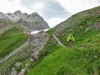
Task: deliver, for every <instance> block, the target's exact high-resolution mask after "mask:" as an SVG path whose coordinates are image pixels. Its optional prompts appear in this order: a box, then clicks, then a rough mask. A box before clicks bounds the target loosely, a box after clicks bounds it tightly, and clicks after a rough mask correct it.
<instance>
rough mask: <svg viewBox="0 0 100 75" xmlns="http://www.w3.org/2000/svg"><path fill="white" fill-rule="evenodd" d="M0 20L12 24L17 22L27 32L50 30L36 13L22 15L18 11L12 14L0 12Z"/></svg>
mask: <svg viewBox="0 0 100 75" xmlns="http://www.w3.org/2000/svg"><path fill="white" fill-rule="evenodd" d="M0 19H9V20H11V21H13V22H17V23H18V24H20V25H21V26H22V27H23V28H24V29H26V30H28V31H34V30H42V29H48V28H50V27H49V25H48V23H47V22H46V21H45V20H44V19H43V18H42V17H41V16H40V15H39V14H38V13H36V12H34V13H31V14H28V13H22V12H21V11H20V10H17V11H15V12H14V13H2V12H0Z"/></svg>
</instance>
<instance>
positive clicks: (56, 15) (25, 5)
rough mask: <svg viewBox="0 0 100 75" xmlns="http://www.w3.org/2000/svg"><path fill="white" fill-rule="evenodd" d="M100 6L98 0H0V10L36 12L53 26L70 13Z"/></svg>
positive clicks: (5, 11)
mask: <svg viewBox="0 0 100 75" xmlns="http://www.w3.org/2000/svg"><path fill="white" fill-rule="evenodd" d="M96 6H100V0H0V12H4V13H8V12H11V13H13V12H15V11H17V10H21V11H22V12H27V13H29V14H30V13H33V12H37V13H39V14H40V16H42V17H43V18H44V19H45V21H47V23H48V24H49V25H50V27H54V26H56V25H57V24H59V23H60V22H62V21H64V20H66V19H67V18H69V17H70V16H71V15H73V14H75V13H78V12H80V11H83V10H87V9H90V8H93V7H96Z"/></svg>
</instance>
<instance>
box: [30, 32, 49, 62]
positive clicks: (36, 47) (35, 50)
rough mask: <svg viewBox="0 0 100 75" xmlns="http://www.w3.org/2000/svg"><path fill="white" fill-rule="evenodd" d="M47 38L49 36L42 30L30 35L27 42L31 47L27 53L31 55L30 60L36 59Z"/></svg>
mask: <svg viewBox="0 0 100 75" xmlns="http://www.w3.org/2000/svg"><path fill="white" fill-rule="evenodd" d="M48 39H49V37H48V35H47V33H46V32H44V31H41V32H39V33H37V34H34V35H32V36H31V37H30V40H29V44H31V46H32V47H31V49H30V52H29V53H30V54H31V56H32V61H36V60H37V59H38V54H39V52H40V51H41V50H42V49H43V47H44V45H45V44H46V42H47V41H48Z"/></svg>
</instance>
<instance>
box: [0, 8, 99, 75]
mask: <svg viewBox="0 0 100 75" xmlns="http://www.w3.org/2000/svg"><path fill="white" fill-rule="evenodd" d="M7 14H8V15H10V16H11V15H12V17H8V16H6V17H5V14H4V15H2V16H4V18H3V19H0V31H1V29H5V30H4V31H3V32H2V33H1V34H0V75H100V6H99V7H96V8H93V9H89V10H86V11H82V12H79V13H77V14H75V15H72V16H71V17H70V18H69V19H67V20H65V21H64V22H62V23H60V24H58V25H57V26H56V27H54V28H52V29H50V30H48V31H47V32H44V31H41V32H39V33H37V34H34V35H30V34H26V32H25V30H24V29H23V25H22V24H23V23H24V22H23V19H24V21H27V22H26V25H28V24H29V22H33V20H31V19H32V18H33V17H34V16H37V15H38V14H37V13H32V14H30V15H31V16H29V15H28V14H27V13H21V12H20V11H17V13H16V12H15V13H13V14H12V13H7ZM22 14H23V16H24V17H23V18H21V19H20V18H19V16H20V15H22ZM13 15H14V16H13ZM15 15H17V16H16V17H15ZM7 17H8V18H10V19H8V18H7ZM12 18H13V19H12ZM27 18H28V19H27ZM11 19H12V20H13V21H12V20H11ZM35 19H36V20H41V19H38V18H37V17H35ZM27 23H28V24H27ZM30 24H31V23H30ZM5 27H7V29H6V28H5ZM26 28H27V27H26ZM70 33H72V34H73V36H74V38H75V41H74V45H73V46H72V48H70V47H68V41H67V37H68V35H69V34H70Z"/></svg>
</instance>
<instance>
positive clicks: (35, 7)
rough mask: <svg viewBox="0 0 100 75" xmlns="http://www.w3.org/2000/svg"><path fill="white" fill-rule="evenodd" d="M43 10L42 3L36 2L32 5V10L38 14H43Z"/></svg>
mask: <svg viewBox="0 0 100 75" xmlns="http://www.w3.org/2000/svg"><path fill="white" fill-rule="evenodd" d="M44 8H45V4H43V3H42V2H36V3H35V4H33V10H34V11H35V12H39V13H40V14H42V13H43V9H44Z"/></svg>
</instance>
